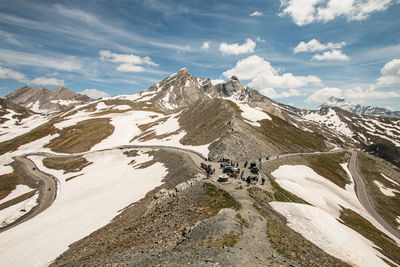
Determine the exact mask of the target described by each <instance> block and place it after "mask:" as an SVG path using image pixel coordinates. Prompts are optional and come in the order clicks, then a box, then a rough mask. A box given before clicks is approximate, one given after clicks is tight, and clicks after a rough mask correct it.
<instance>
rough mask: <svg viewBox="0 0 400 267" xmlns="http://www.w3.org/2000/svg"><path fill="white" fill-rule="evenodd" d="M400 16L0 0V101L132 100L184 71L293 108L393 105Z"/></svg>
mask: <svg viewBox="0 0 400 267" xmlns="http://www.w3.org/2000/svg"><path fill="white" fill-rule="evenodd" d="M399 14H400V1H399V0H357V1H356V0H270V1H212V0H209V1H198V0H191V1H168V0H147V1H146V0H144V1H135V0H132V1H125V0H114V1H95V0H91V1H38V0H35V1H20V0H14V1H12V2H11V1H8V0H4V1H3V0H0V96H4V95H6V94H8V93H9V92H11V91H13V90H15V89H17V88H20V87H22V86H24V85H26V84H28V85H30V86H45V87H47V88H55V87H58V86H64V87H67V88H70V89H71V90H73V91H76V92H88V94H94V95H95V96H96V95H97V96H101V95H107V94H108V95H119V94H132V93H135V92H137V91H142V90H145V89H147V88H148V87H150V86H151V85H152V84H153V83H155V82H157V81H159V80H161V79H163V78H164V77H166V76H169V75H170V74H171V73H174V72H176V71H177V70H179V69H181V68H183V67H187V68H188V69H189V71H190V72H191V73H192V74H193V75H195V76H197V77H208V78H210V79H212V80H215V82H217V80H225V79H227V78H229V77H230V76H231V75H236V76H238V77H239V79H240V80H241V81H242V82H243V83H244V84H247V85H248V86H250V87H252V88H254V89H257V90H260V92H262V93H263V94H265V95H266V96H268V97H270V98H273V99H275V100H277V101H278V102H282V103H289V104H293V105H295V106H298V107H305V108H315V107H317V106H318V105H319V104H320V103H321V102H322V101H324V100H325V99H326V98H327V97H329V96H330V95H334V96H338V97H339V96H340V97H345V98H346V99H347V100H348V101H350V102H355V103H363V104H372V105H379V106H383V107H389V108H392V109H395V110H400V17H399ZM86 89H96V90H91V91H85V90H86Z"/></svg>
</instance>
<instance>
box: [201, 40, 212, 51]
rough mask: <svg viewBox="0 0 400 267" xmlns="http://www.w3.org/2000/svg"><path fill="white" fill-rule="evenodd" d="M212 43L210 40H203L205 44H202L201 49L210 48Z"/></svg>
mask: <svg viewBox="0 0 400 267" xmlns="http://www.w3.org/2000/svg"><path fill="white" fill-rule="evenodd" d="M210 44H211V42H210V41H208V42H203V45H202V46H201V49H205V50H206V49H209V48H210Z"/></svg>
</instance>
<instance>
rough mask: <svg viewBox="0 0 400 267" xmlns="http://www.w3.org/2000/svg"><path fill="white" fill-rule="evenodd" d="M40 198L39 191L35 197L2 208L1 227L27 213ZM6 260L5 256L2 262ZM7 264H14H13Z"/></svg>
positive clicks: (0, 211)
mask: <svg viewBox="0 0 400 267" xmlns="http://www.w3.org/2000/svg"><path fill="white" fill-rule="evenodd" d="M38 198H39V193H36V194H35V195H34V196H33V197H31V198H28V199H27V200H25V201H21V202H19V203H17V204H15V205H12V206H10V207H8V208H5V209H2V210H0V227H4V226H6V225H9V224H10V223H12V222H14V221H16V220H17V219H19V218H20V217H22V216H24V215H25V214H27V213H28V212H29V211H30V210H31V209H33V208H34V207H35V206H36V205H37V204H38V203H37V200H38ZM3 238H4V236H3ZM2 241H3V242H4V241H5V240H4V239H3V240H2ZM0 242H1V241H0ZM5 243H6V242H5ZM5 249H6V248H5V247H3V248H2V250H5ZM0 253H1V252H0ZM0 258H1V257H0ZM4 261H5V259H4V258H3V259H2V264H3V263H4ZM7 266H12V264H11V265H7Z"/></svg>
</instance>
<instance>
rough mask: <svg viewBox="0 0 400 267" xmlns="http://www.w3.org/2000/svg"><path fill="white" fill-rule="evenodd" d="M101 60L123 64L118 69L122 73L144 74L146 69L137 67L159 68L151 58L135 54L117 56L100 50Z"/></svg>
mask: <svg viewBox="0 0 400 267" xmlns="http://www.w3.org/2000/svg"><path fill="white" fill-rule="evenodd" d="M99 55H100V59H101V60H102V61H109V62H114V63H122V64H120V65H119V66H118V67H117V71H121V72H143V71H145V68H143V67H141V66H137V65H149V66H158V64H157V63H154V62H153V61H152V60H151V58H150V57H139V56H136V55H134V54H117V53H112V52H110V51H109V50H100V52H99Z"/></svg>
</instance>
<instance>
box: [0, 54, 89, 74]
mask: <svg viewBox="0 0 400 267" xmlns="http://www.w3.org/2000/svg"><path fill="white" fill-rule="evenodd" d="M0 59H1V60H3V61H7V62H10V63H12V64H17V65H28V66H35V67H45V68H51V69H57V70H65V71H78V70H81V68H82V63H81V61H80V60H78V59H76V58H75V57H73V56H67V57H58V58H54V57H48V56H43V55H38V54H32V53H25V52H17V51H13V50H8V49H0Z"/></svg>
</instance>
